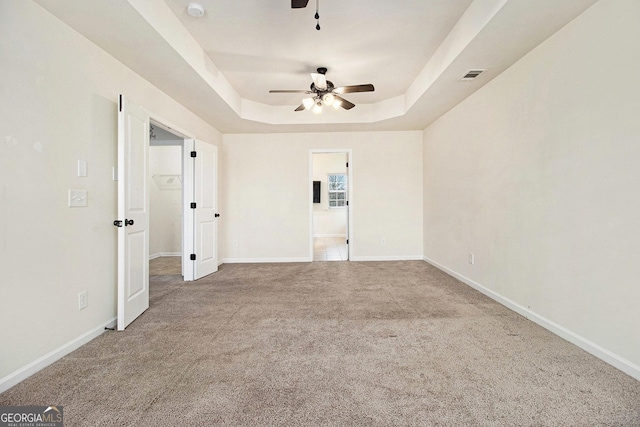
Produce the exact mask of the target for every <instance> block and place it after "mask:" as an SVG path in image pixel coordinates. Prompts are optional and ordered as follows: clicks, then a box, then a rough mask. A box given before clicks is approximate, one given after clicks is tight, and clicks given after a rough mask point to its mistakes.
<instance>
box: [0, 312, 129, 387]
mask: <svg viewBox="0 0 640 427" xmlns="http://www.w3.org/2000/svg"><path fill="white" fill-rule="evenodd" d="M116 320H117V318H115V317H114V318H113V319H111V320H109V321H108V322H105V323H103V324H101V325H99V326H98V327H96V328H94V329H91V330H90V331H88V332H85V333H84V334H82V335H80V336H79V337H76V338H74V339H72V340H71V341H69V342H68V343H66V344H63V345H62V346H60V347H58V348H56V349H55V350H53V351H50V352H49V353H47V354H45V355H44V356H42V357H40V358H38V359H36V360H34V361H33V362H31V363H29V364H28V365H26V366H23V367H22V368H20V369H18V370H17V371H15V372H12V373H10V374H9V375H7V376H6V377H4V378H2V379H0V393H4V392H5V391H7V390H9V389H10V388H11V387H13V386H14V385H16V384H18V383H19V382H21V381H24V380H25V379H27V378H29V377H30V376H31V375H33V374H35V373H36V372H38V371H40V370H41V369H44V368H46V367H47V366H49V365H51V364H52V363H53V362H56V361H58V360H60V359H62V358H63V357H64V356H66V355H67V354H69V353H71V352H72V351H74V350H77V349H78V348H80V347H82V346H83V345H85V344H86V343H88V342H89V341H91V340H93V339H94V338H97V337H98V336H100V335H102V334H103V333H104V332H105V328H115V326H116Z"/></svg>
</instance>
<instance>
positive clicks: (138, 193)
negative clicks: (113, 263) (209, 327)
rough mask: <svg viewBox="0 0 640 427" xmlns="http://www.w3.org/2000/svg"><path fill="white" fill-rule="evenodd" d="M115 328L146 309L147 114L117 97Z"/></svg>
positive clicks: (147, 216) (125, 323)
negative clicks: (116, 271) (116, 282)
mask: <svg viewBox="0 0 640 427" xmlns="http://www.w3.org/2000/svg"><path fill="white" fill-rule="evenodd" d="M118 110H119V111H118V221H119V222H116V225H118V330H119V331H122V330H124V328H126V327H127V325H129V324H130V323H131V322H133V321H134V320H135V319H136V318H137V317H138V316H140V315H141V314H142V313H143V312H144V311H145V310H146V309H147V308H149V197H148V194H147V173H148V172H147V171H148V164H149V160H148V154H149V115H148V113H146V112H145V111H144V110H143V109H142V108H141V107H139V106H137V105H134V104H132V103H130V102H129V101H128V100H127V99H126V98H125V97H124V96H122V95H121V96H120V102H119V108H118Z"/></svg>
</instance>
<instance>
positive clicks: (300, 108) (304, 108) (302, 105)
mask: <svg viewBox="0 0 640 427" xmlns="http://www.w3.org/2000/svg"><path fill="white" fill-rule="evenodd" d="M306 109H307V107H305V106H304V104H300V106H299V107H298V108H296V109H295V110H293V111H302V110H306Z"/></svg>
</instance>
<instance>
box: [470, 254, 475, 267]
mask: <svg viewBox="0 0 640 427" xmlns="http://www.w3.org/2000/svg"><path fill="white" fill-rule="evenodd" d="M475 262H476V257H475V255H473V254H471V253H470V254H469V264H473V263H475Z"/></svg>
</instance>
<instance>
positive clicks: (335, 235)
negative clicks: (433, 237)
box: [313, 234, 422, 259]
mask: <svg viewBox="0 0 640 427" xmlns="http://www.w3.org/2000/svg"><path fill="white" fill-rule="evenodd" d="M313 237H314V238H316V237H318V238H320V239H321V238H323V237H343V238H345V239H346V238H347V235H346V234H314V235H313ZM420 259H422V258H420Z"/></svg>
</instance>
